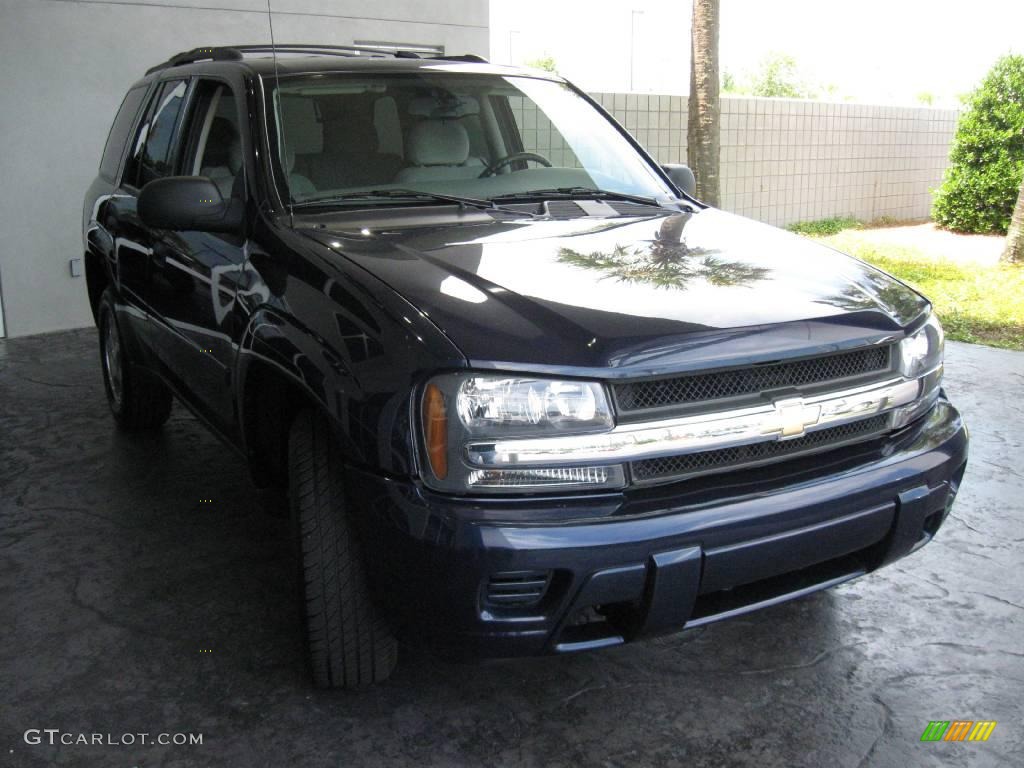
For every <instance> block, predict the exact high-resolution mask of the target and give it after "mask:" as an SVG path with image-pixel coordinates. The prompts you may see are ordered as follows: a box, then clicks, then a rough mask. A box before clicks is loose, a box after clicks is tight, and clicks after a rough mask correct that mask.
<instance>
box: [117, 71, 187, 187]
mask: <svg viewBox="0 0 1024 768" xmlns="http://www.w3.org/2000/svg"><path fill="white" fill-rule="evenodd" d="M187 91H188V81H186V80H170V81H168V82H166V83H162V84H161V85H160V86H159V88H158V89H157V92H156V95H155V96H154V97H153V99H152V101H151V102H150V106H149V109H148V110H147V112H146V117H145V119H144V121H143V123H142V125H141V126H140V127H139V130H138V132H137V133H136V139H135V144H134V146H133V147H132V153H131V155H130V157H129V159H128V162H126V163H125V170H124V174H123V175H122V183H123V184H125V185H128V186H133V187H138V188H140V189H141V188H142V187H144V186H145V185H146V184H148V183H149V182H151V181H153V180H154V179H159V178H162V177H164V176H169V175H171V168H172V163H173V160H174V158H173V156H172V149H173V147H174V143H173V138H174V134H175V128H176V127H177V124H178V116H179V115H180V114H181V108H182V105H183V104H184V103H185V94H186V93H187Z"/></svg>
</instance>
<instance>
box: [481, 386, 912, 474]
mask: <svg viewBox="0 0 1024 768" xmlns="http://www.w3.org/2000/svg"><path fill="white" fill-rule="evenodd" d="M920 393H921V382H920V381H919V380H917V379H913V380H907V379H902V378H900V379H892V380H889V381H886V382H883V383H881V384H872V385H869V386H862V387H857V388H853V389H847V390H841V391H838V392H830V393H828V394H824V395H818V396H816V397H809V398H805V399H801V398H791V399H785V400H778V401H775V402H774V403H771V404H765V405H763V406H756V407H751V408H740V409H733V410H728V411H720V412H718V413H713V414H701V415H698V416H689V417H685V418H678V419H665V420H661V421H652V422H644V423H639V424H636V423H632V424H621V425H619V426H617V427H615V428H614V429H612V430H611V431H608V432H601V433H597V434H590V435H571V436H563V437H543V438H510V439H506V440H491V441H486V442H484V441H479V442H473V443H470V444H469V445H467V446H466V459H467V461H468V462H469V463H470V464H471V465H473V466H476V467H488V468H495V467H537V466H551V465H557V464H565V463H573V464H576V463H586V464H615V463H619V462H625V461H637V460H640V459H653V458H658V457H661V456H672V455H679V454H684V453H692V452H695V451H708V450H715V449H719V448H729V447H732V446H737V445H746V444H750V443H758V442H766V441H769V440H786V439H791V438H796V437H800V436H802V435H804V434H806V433H807V432H813V431H815V430H818V429H825V428H826V427H832V426H837V425H839V424H845V423H849V422H852V421H856V420H858V419H864V418H868V417H870V416H874V415H876V414H880V413H885V412H888V411H891V410H893V409H894V408H899V407H900V406H903V405H907V404H908V403H911V402H913V401H914V400H916V399H917V397H918V396H919V395H920Z"/></svg>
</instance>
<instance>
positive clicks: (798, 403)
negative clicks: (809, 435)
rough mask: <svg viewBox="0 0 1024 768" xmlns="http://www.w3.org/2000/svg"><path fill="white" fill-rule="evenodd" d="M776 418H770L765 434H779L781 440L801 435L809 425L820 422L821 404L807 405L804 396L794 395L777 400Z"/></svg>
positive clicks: (775, 404) (775, 403)
mask: <svg viewBox="0 0 1024 768" xmlns="http://www.w3.org/2000/svg"><path fill="white" fill-rule="evenodd" d="M773 405H774V406H775V418H773V419H770V420H769V424H768V425H767V426H766V428H765V430H764V432H765V434H777V435H778V436H779V439H780V440H789V439H790V438H794V437H801V436H802V435H803V434H804V433H805V432H806V431H807V427H812V426H814V425H815V424H817V423H818V419H819V418H820V417H821V406H820V405H807V404H806V403H805V402H804V401H803V399H802V398H799V397H793V398H789V399H786V400H776V401H775V402H774V403H773Z"/></svg>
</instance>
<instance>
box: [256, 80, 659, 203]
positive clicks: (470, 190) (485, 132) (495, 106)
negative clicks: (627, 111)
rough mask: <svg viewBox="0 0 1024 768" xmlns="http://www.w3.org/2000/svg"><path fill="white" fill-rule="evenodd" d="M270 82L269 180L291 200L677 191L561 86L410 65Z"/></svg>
mask: <svg viewBox="0 0 1024 768" xmlns="http://www.w3.org/2000/svg"><path fill="white" fill-rule="evenodd" d="M267 84H268V86H270V88H269V92H270V94H271V96H270V104H269V105H268V106H269V109H268V112H269V115H270V118H271V119H270V122H271V126H272V129H273V134H274V136H273V137H272V142H273V143H275V144H276V148H277V153H278V156H277V158H276V160H277V161H278V162H277V165H278V167H277V175H278V177H279V178H278V183H279V187H280V188H281V194H282V198H283V199H284V200H290V201H291V202H293V203H296V204H302V203H308V204H313V203H316V202H318V201H322V202H330V203H338V204H352V203H353V202H359V203H362V204H366V203H368V202H370V201H372V202H373V204H381V203H382V202H386V201H389V200H400V199H402V198H403V197H406V198H408V197H410V196H415V195H416V193H421V194H422V195H424V197H425V196H426V195H430V194H435V195H438V194H441V195H451V196H458V197H465V198H473V199H475V200H477V201H480V200H485V201H486V200H493V199H494V198H507V199H514V198H516V197H525V198H528V197H530V196H531V195H532V196H538V197H543V196H545V195H548V196H552V195H558V194H570V195H572V194H586V193H587V192H588V191H593V190H602V191H604V192H608V193H615V194H626V195H634V196H638V197H644V198H652V199H653V198H667V197H674V196H675V195H674V192H673V191H672V190H671V189H669V187H668V186H667V185H666V184H665V182H664V181H662V180H661V178H659V176H658V175H657V173H656V172H655V170H654V169H653V168H652V167H651V165H650V164H649V163H648V161H647V160H645V159H644V158H643V157H642V156H641V155H640V154H639V153H638V152H637V151H636V150H635V149H634V148H633V147H632V146H631V145H630V143H629V142H628V141H627V140H626V138H625V137H623V135H622V134H621V133H619V131H618V129H617V128H616V127H615V126H614V125H613V124H612V123H611V122H610V121H609V120H608V119H606V118H605V117H604V116H603V115H602V114H601V113H600V112H599V111H598V110H597V109H595V108H594V107H593V106H591V104H590V103H588V102H587V101H586V100H585V99H584V98H583V97H581V96H580V95H579V94H578V93H576V92H575V91H574V90H573V89H572V88H570V87H569V86H567V85H565V84H563V83H558V82H554V81H550V80H543V79H539V78H530V77H503V76H500V75H479V74H458V73H452V72H443V71H442V72H424V71H418V72H416V73H402V74H393V75H392V74H366V75H360V74H333V73H332V74H317V75H304V76H290V77H282V78H281V81H280V85H279V86H274V85H273V83H272V81H268V83H267ZM389 190H391V191H392V193H391V194H388V195H381V194H377V195H375V196H372V197H371V196H369V195H366V196H363V195H362V194H361V193H364V192H365V193H369V192H377V193H380V192H382V191H383V192H387V191H389ZM425 199H426V198H425ZM432 199H434V200H437V198H432Z"/></svg>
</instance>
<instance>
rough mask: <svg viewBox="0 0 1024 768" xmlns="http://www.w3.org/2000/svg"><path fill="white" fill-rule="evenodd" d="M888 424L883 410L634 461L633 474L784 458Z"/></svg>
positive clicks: (644, 476)
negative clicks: (757, 439)
mask: <svg viewBox="0 0 1024 768" xmlns="http://www.w3.org/2000/svg"><path fill="white" fill-rule="evenodd" d="M888 424H889V417H888V415H887V414H881V415H879V416H872V417H871V418H869V419H861V420H860V421H854V422H852V423H850V424H840V425H839V426H838V427H829V428H828V429H821V430H818V431H817V432H810V433H808V434H806V435H804V436H803V437H798V438H795V439H793V440H781V441H779V440H773V441H770V442H766V443H753V444H752V445H739V446H736V447H735V448H722V449H719V450H717V451H702V452H700V453H688V454H684V455H682V456H667V457H664V458H660V459H644V460H642V461H634V462H633V463H632V465H631V467H632V470H633V478H634V480H636V481H637V482H645V481H648V480H660V479H664V478H670V477H684V476H686V475H693V474H699V473H701V472H709V471H712V470H717V469H721V468H724V467H736V466H742V465H745V464H754V463H758V462H762V461H765V460H771V459H777V458H782V457H785V456H790V455H793V454H797V453H802V452H804V451H808V450H815V449H817V450H827V449H828V448H829V447H830V446H835V445H839V444H841V443H847V442H849V441H852V440H860V439H866V438H869V437H873V436H875V435H877V434H880V433H881V432H883V431H885V429H886V427H887V426H888Z"/></svg>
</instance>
